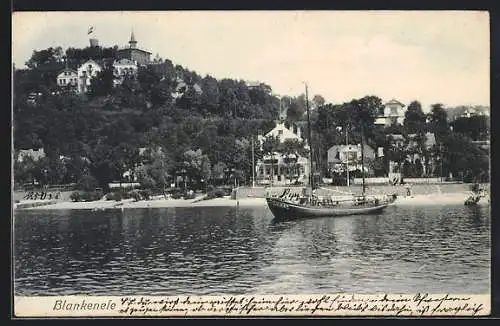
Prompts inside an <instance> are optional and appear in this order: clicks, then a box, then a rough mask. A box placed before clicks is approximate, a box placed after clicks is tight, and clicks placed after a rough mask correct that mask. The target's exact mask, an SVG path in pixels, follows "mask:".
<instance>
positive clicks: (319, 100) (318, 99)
mask: <svg viewBox="0 0 500 326" xmlns="http://www.w3.org/2000/svg"><path fill="white" fill-rule="evenodd" d="M325 102H326V101H325V98H324V97H323V96H321V95H314V96H313V99H312V103H313V107H314V108H320V107H322V106H323V105H324V104H325Z"/></svg>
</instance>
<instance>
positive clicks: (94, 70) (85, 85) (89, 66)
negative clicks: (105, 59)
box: [77, 60, 102, 93]
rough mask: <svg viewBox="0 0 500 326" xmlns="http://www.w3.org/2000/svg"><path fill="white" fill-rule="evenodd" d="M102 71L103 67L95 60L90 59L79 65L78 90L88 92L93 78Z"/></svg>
mask: <svg viewBox="0 0 500 326" xmlns="http://www.w3.org/2000/svg"><path fill="white" fill-rule="evenodd" d="M101 71H102V67H101V66H100V65H99V64H98V63H97V62H95V61H94V60H88V61H87V62H85V63H84V64H82V65H81V66H80V67H78V70H77V74H78V92H79V93H86V92H88V90H89V87H90V84H91V80H92V78H93V77H96V76H97V74H98V73H99V72H101Z"/></svg>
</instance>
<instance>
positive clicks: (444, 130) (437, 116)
mask: <svg viewBox="0 0 500 326" xmlns="http://www.w3.org/2000/svg"><path fill="white" fill-rule="evenodd" d="M431 107H432V109H431V113H430V114H429V115H428V121H429V126H430V130H431V132H433V133H434V135H435V136H436V140H437V141H438V142H442V141H443V140H444V138H445V137H446V136H447V135H448V134H449V133H450V129H449V127H448V121H447V113H446V110H445V109H444V107H443V105H442V104H439V103H438V104H433V105H432V106H431Z"/></svg>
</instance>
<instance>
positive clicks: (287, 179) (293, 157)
mask: <svg viewBox="0 0 500 326" xmlns="http://www.w3.org/2000/svg"><path fill="white" fill-rule="evenodd" d="M268 137H277V138H278V139H279V142H280V143H283V142H285V140H287V139H289V140H297V141H299V142H303V139H302V137H301V129H300V127H298V126H292V127H291V129H289V128H287V127H286V126H285V124H284V123H282V122H278V123H277V124H276V127H274V128H273V129H272V130H271V131H269V132H268V133H267V134H265V135H264V136H259V137H258V138H259V140H260V141H264V140H265V139H266V138H268ZM304 147H305V148H307V146H304ZM255 172H256V181H257V184H260V185H271V186H272V185H275V186H279V185H289V184H307V183H308V182H309V175H310V164H309V159H308V158H306V157H303V156H301V155H299V153H290V154H284V153H280V152H278V151H276V152H273V153H272V154H271V153H267V154H266V155H264V157H263V158H262V160H259V161H258V162H257V163H256V166H255Z"/></svg>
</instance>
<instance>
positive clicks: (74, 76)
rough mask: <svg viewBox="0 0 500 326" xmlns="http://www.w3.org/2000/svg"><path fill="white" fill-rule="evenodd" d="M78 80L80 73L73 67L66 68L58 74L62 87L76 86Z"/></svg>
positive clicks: (59, 83)
mask: <svg viewBox="0 0 500 326" xmlns="http://www.w3.org/2000/svg"><path fill="white" fill-rule="evenodd" d="M77 80H78V73H77V72H76V71H74V70H73V69H69V68H66V69H64V70H63V71H61V72H60V73H59V75H57V85H58V86H60V87H66V86H76V85H77V84H78V82H77Z"/></svg>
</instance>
